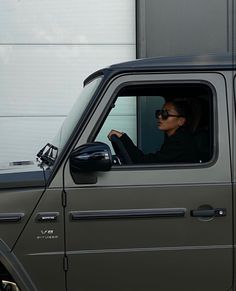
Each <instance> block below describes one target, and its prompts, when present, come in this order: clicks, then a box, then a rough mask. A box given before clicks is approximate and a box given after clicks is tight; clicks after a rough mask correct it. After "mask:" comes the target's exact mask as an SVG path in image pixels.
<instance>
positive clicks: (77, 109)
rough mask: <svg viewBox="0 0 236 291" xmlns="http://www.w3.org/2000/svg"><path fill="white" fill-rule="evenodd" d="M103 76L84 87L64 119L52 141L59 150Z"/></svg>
mask: <svg viewBox="0 0 236 291" xmlns="http://www.w3.org/2000/svg"><path fill="white" fill-rule="evenodd" d="M102 77H103V76H100V77H98V78H96V79H94V80H93V81H92V82H90V83H89V84H87V85H86V86H85V87H84V89H83V90H82V92H81V94H80V95H79V97H78V99H77V100H76V102H75V104H74V105H73V107H72V109H71V111H70V112H69V114H68V116H67V117H66V119H65V120H64V122H63V124H62V126H61V128H60V130H59V132H58V133H57V135H56V137H55V138H54V140H53V141H52V144H53V145H54V146H55V147H57V148H58V151H59V152H60V151H61V149H62V148H63V147H64V145H65V144H66V142H67V141H68V139H69V137H70V135H71V134H72V132H73V130H74V128H75V126H76V124H77V123H78V121H79V119H80V118H81V116H82V114H83V112H84V110H85V108H86V107H87V105H88V104H89V102H90V100H91V98H92V96H93V94H94V92H95V91H96V89H97V88H98V86H99V84H100V82H101V80H102Z"/></svg>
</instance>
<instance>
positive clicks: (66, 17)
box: [0, 0, 136, 162]
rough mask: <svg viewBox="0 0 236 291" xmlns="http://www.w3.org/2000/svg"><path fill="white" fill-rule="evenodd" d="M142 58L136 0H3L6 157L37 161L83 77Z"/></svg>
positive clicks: (0, 94)
mask: <svg viewBox="0 0 236 291" xmlns="http://www.w3.org/2000/svg"><path fill="white" fill-rule="evenodd" d="M135 57H136V47H135V0H122V1H110V0H104V1H102V2H101V1H97V0H42V1H37V0H21V1H19V0H10V1H8V0H2V1H1V2H0V100H1V108H0V120H1V126H0V133H1V140H2V143H1V145H0V149H1V151H0V162H2V161H8V160H11V161H12V160H22V159H34V157H35V153H36V152H37V150H38V149H39V148H40V147H42V146H43V144H44V143H46V142H47V141H51V139H52V138H53V137H54V134H56V132H57V130H58V128H59V126H60V125H61V123H62V121H63V119H64V117H65V116H66V115H67V113H68V111H69V109H70V107H71V106H72V105H73V103H74V101H75V99H76V97H77V96H78V95H79V93H80V91H81V89H82V82H83V79H84V78H85V77H86V76H87V75H88V74H90V73H92V72H93V71H95V70H97V69H100V68H102V67H105V66H108V65H110V64H111V63H116V62H122V61H126V60H130V59H135ZM14 144H15V145H17V146H16V148H15V150H14Z"/></svg>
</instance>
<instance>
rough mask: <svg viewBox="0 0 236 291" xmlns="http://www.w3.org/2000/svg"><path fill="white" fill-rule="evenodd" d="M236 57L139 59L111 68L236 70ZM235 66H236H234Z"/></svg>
mask: <svg viewBox="0 0 236 291" xmlns="http://www.w3.org/2000/svg"><path fill="white" fill-rule="evenodd" d="M235 58H236V55H233V54H225V55H215V54H214V55H213V54H212V55H196V56H176V57H157V58H145V59H137V60H134V61H129V62H124V63H119V64H115V65H112V66H110V67H109V68H110V69H112V70H122V69H156V70H164V69H165V70H173V69H197V68H202V69H203V68H204V69H211V68H212V69H213V68H214V69H216V68H219V69H233V68H234V69H235V68H236V67H235V65H236V60H235ZM233 64H234V65H233Z"/></svg>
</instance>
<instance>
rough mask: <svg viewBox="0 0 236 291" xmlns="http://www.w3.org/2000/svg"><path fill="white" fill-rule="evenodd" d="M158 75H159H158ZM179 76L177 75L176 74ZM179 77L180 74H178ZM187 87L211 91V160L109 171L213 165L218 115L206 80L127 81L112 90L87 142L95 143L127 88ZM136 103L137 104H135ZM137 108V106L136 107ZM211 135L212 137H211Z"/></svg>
mask: <svg viewBox="0 0 236 291" xmlns="http://www.w3.org/2000/svg"><path fill="white" fill-rule="evenodd" d="M158 75H159V74H158ZM178 75H179V74H178ZM180 75H181V74H180ZM153 84H155V85H168V84H170V85H179V84H183V85H187V84H191V85H192V84H193V85H195V84H196V85H197V84H199V85H200V84H201V85H206V86H207V87H208V88H209V89H210V90H211V93H212V94H211V96H209V98H210V99H212V100H210V106H211V112H212V114H213V118H212V120H211V121H210V127H211V128H210V134H211V142H212V151H213V153H212V154H211V159H210V160H209V161H207V162H203V163H200V162H199V163H165V164H164V163H155V164H154V163H153V164H132V165H113V166H112V168H111V170H114V171H117V170H119V169H123V170H127V169H135V170H139V169H140V170H143V169H170V168H171V169H178V168H193V167H194V168H195V167H198V168H199V167H200V168H202V167H210V166H211V165H213V164H215V162H216V161H217V157H218V150H219V147H218V122H217V121H218V113H217V93H216V89H215V87H214V85H213V84H212V83H211V82H209V81H206V80H201V79H191V80H188V79H186V80H184V79H183V80H155V81H153V80H152V81H150V80H147V81H143V80H142V81H127V82H124V83H122V84H120V85H119V86H117V88H116V89H115V90H114V92H113V94H112V95H111V98H110V100H109V102H108V104H107V106H106V108H105V110H104V112H103V113H102V115H101V117H100V120H102V121H100V122H98V123H97V124H96V125H95V126H94V128H93V130H92V131H91V134H90V135H89V138H88V142H93V141H95V138H96V136H97V135H98V133H99V131H100V130H101V128H102V126H103V124H104V123H105V120H106V118H107V117H108V115H109V113H110V112H111V110H112V107H113V104H115V102H116V100H117V98H119V96H118V95H119V92H120V91H121V90H122V89H123V88H125V87H127V86H135V85H153ZM137 103H138V102H137ZM137 107H138V106H137ZM137 122H138V116H137ZM212 135H213V136H212ZM137 139H138V125H137Z"/></svg>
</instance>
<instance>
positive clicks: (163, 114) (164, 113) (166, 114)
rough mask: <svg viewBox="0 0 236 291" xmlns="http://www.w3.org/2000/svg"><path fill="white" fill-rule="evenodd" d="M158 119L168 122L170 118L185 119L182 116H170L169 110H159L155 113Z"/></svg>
mask: <svg viewBox="0 0 236 291" xmlns="http://www.w3.org/2000/svg"><path fill="white" fill-rule="evenodd" d="M155 116H156V118H159V116H161V118H162V119H164V120H166V119H168V117H170V116H173V117H183V116H182V115H176V114H169V112H168V111H167V110H164V109H158V110H156V112H155Z"/></svg>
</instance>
